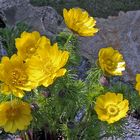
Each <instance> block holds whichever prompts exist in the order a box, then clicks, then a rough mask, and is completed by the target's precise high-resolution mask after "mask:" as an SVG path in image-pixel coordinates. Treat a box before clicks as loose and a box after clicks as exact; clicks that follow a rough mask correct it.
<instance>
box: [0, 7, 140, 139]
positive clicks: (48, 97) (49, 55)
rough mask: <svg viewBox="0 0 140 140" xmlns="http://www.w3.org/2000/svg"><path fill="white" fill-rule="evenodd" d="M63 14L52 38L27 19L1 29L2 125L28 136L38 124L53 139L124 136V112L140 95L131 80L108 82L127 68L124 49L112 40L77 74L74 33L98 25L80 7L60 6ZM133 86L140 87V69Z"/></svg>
mask: <svg viewBox="0 0 140 140" xmlns="http://www.w3.org/2000/svg"><path fill="white" fill-rule="evenodd" d="M63 15H64V21H65V24H66V25H67V27H68V29H67V30H65V31H64V32H61V33H60V34H58V35H57V36H56V39H55V41H53V42H55V43H52V41H51V40H50V39H49V38H47V37H46V36H45V35H43V36H42V35H40V33H39V32H37V31H31V28H30V29H29V28H28V27H27V26H26V25H25V24H18V26H17V27H15V28H12V29H9V28H5V29H1V30H0V35H1V37H2V43H3V46H4V48H3V49H4V50H6V52H7V55H4V56H3V57H2V58H1V63H0V81H1V83H0V93H1V94H0V128H1V129H2V131H4V132H6V133H15V134H19V135H20V136H21V137H22V139H31V140H35V139H36V135H35V133H37V132H39V131H40V130H41V131H44V139H52V140H55V139H70V140H76V139H79V140H81V139H86V140H89V139H95V140H97V139H101V138H102V137H110V136H116V137H123V131H124V129H123V126H124V125H125V123H126V122H127V120H126V117H127V115H128V113H129V112H131V111H132V110H134V109H136V108H137V107H139V101H140V99H139V95H138V93H137V92H136V91H135V90H134V89H133V88H131V86H128V85H126V84H124V83H123V82H122V81H120V80H118V81H117V82H116V83H115V84H114V83H113V82H112V81H113V77H121V76H122V75H123V71H125V69H126V63H125V60H124V58H123V55H122V54H121V53H120V52H119V51H118V50H115V49H113V48H112V47H111V46H110V47H106V48H102V49H100V50H99V53H98V59H97V61H96V64H94V65H91V68H89V71H88V72H87V73H86V74H85V78H81V77H80V75H79V74H78V69H77V67H78V66H79V64H80V59H81V57H80V56H79V52H78V47H77V45H78V42H77V36H78V35H79V36H85V37H86V36H94V35H95V34H96V33H97V32H98V31H99V29H97V28H95V25H96V21H95V19H94V18H93V17H90V16H89V15H88V13H87V12H86V11H83V10H81V9H80V8H72V9H70V10H66V9H64V10H63ZM56 42H57V43H56ZM135 87H136V90H137V91H139V92H140V74H137V75H136V86H135ZM130 88H131V89H130Z"/></svg>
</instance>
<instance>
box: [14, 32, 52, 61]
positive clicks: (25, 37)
mask: <svg viewBox="0 0 140 140" xmlns="http://www.w3.org/2000/svg"><path fill="white" fill-rule="evenodd" d="M46 39H47V38H45V40H46ZM15 42H16V43H15V44H16V48H17V50H18V51H17V54H18V55H19V56H20V57H22V59H23V60H26V59H27V58H30V57H31V56H32V55H33V54H34V53H35V52H36V50H37V48H38V47H39V46H41V45H42V44H43V43H44V36H42V37H41V36H40V34H39V32H37V31H34V32H32V33H28V32H23V33H22V34H21V37H20V38H16V40H15ZM47 43H48V44H50V41H49V39H47Z"/></svg>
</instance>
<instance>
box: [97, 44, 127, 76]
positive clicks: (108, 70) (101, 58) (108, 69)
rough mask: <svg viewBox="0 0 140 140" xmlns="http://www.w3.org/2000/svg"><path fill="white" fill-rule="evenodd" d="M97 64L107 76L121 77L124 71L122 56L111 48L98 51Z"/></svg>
mask: <svg viewBox="0 0 140 140" xmlns="http://www.w3.org/2000/svg"><path fill="white" fill-rule="evenodd" d="M98 62H99V65H100V67H101V69H102V70H103V72H104V73H105V74H107V75H122V72H123V71H124V70H125V61H124V60H123V56H122V54H120V53H119V51H118V50H114V49H113V48H112V47H108V48H102V49H100V51H99V54H98Z"/></svg>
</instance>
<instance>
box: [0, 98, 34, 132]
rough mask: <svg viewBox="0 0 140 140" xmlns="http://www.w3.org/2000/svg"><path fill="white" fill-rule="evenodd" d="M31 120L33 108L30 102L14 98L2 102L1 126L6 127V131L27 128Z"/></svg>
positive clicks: (0, 106)
mask: <svg viewBox="0 0 140 140" xmlns="http://www.w3.org/2000/svg"><path fill="white" fill-rule="evenodd" d="M31 120H32V115H31V108H30V105H29V104H28V103H26V102H23V101H18V100H13V101H7V102H2V103H1V104H0V127H2V128H4V130H5V132H11V133H15V132H16V131H17V130H25V129H27V126H29V125H30V121H31Z"/></svg>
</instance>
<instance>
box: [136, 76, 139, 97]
mask: <svg viewBox="0 0 140 140" xmlns="http://www.w3.org/2000/svg"><path fill="white" fill-rule="evenodd" d="M135 88H136V90H137V91H138V92H139V95H140V74H137V75H136V87H135Z"/></svg>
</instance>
